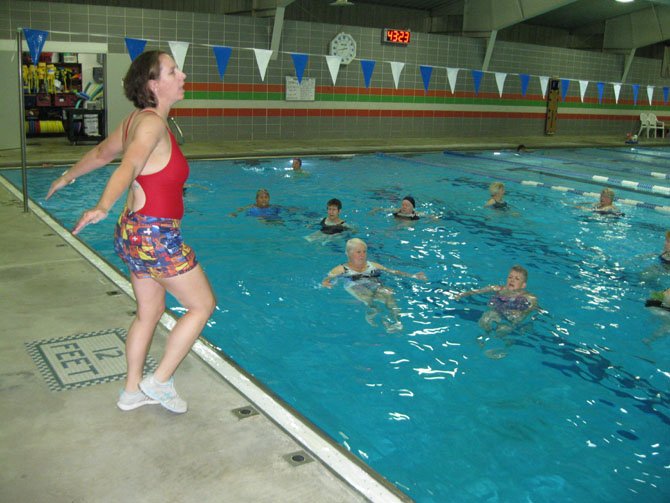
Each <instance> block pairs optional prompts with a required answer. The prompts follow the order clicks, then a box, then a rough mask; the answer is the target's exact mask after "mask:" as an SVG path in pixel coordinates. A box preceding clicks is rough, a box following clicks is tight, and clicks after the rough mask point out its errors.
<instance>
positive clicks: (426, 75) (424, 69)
mask: <svg viewBox="0 0 670 503" xmlns="http://www.w3.org/2000/svg"><path fill="white" fill-rule="evenodd" d="M419 70H421V78H422V79H423V90H424V92H426V93H427V92H428V86H430V76H431V75H432V74H433V67H432V66H426V65H419Z"/></svg>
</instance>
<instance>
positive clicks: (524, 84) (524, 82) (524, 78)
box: [519, 73, 530, 97]
mask: <svg viewBox="0 0 670 503" xmlns="http://www.w3.org/2000/svg"><path fill="white" fill-rule="evenodd" d="M519 79H521V96H524V97H525V96H526V93H527V92H528V84H530V75H528V74H527V73H520V74H519Z"/></svg>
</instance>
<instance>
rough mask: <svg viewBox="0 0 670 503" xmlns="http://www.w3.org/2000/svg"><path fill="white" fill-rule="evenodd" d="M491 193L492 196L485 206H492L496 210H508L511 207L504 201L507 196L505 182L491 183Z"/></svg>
mask: <svg viewBox="0 0 670 503" xmlns="http://www.w3.org/2000/svg"><path fill="white" fill-rule="evenodd" d="M489 193H490V194H491V197H490V198H489V200H488V201H486V204H485V205H484V207H490V208H493V209H494V210H506V209H507V208H508V207H509V206H508V204H507V203H506V202H505V201H503V197H504V196H505V184H504V183H502V182H493V183H492V184H491V185H489Z"/></svg>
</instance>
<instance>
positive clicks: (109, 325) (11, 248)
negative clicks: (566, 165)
mask: <svg viewBox="0 0 670 503" xmlns="http://www.w3.org/2000/svg"><path fill="white" fill-rule="evenodd" d="M521 143H523V144H525V145H526V146H527V147H528V148H546V147H551V146H554V147H572V146H581V147H584V146H623V138H612V137H581V138H560V137H559V136H556V137H541V138H532V139H531V138H515V139H506V138H499V139H497V140H496V139H491V138H486V139H483V138H482V139H476V138H475V139H473V138H467V139H460V140H459V139H454V140H452V141H450V140H445V139H425V140H422V141H416V140H411V141H407V142H398V141H397V140H395V139H393V140H387V141H379V140H371V141H363V140H361V141H357V142H353V141H344V140H342V141H333V142H330V144H329V145H328V146H323V145H321V144H320V143H319V142H314V141H295V142H286V141H283V142H280V141H265V142H229V143H227V144H224V145H211V144H197V143H191V144H188V143H187V144H186V145H184V146H183V150H184V152H185V154H186V155H187V156H189V157H190V158H221V157H249V156H253V157H260V156H278V157H281V156H288V157H290V156H295V155H301V156H307V155H312V154H314V155H317V154H319V155H324V154H328V155H332V154H339V153H352V152H374V151H417V150H445V149H457V148H461V149H463V148H514V147H516V145H518V144H521ZM641 145H654V146H657V145H664V146H668V140H667V139H663V140H661V139H659V140H643V142H641ZM90 148H91V146H76V147H73V146H70V145H69V144H68V143H67V142H66V140H65V139H64V138H49V139H39V140H30V141H29V148H28V154H27V157H28V164H29V165H33V166H41V165H46V164H49V165H53V164H56V165H57V164H65V163H68V162H70V161H72V160H74V159H77V158H79V157H80V156H81V155H82V154H83V152H85V151H86V150H88V149H90ZM19 164H20V152H18V151H16V150H13V151H8V150H5V151H0V167H10V166H11V167H16V166H18V165H19ZM1 174H2V171H0V175H1ZM0 224H1V225H2V229H3V233H4V238H3V240H4V243H5V246H3V247H2V249H1V250H0V260H1V261H0V274H2V281H1V282H0V295H1V298H2V312H3V327H2V337H1V338H0V341H1V344H2V351H1V352H0V364H1V366H2V372H1V374H0V377H1V379H0V393H1V399H2V404H3V405H2V408H1V409H0V421H1V422H2V425H3V426H2V430H1V432H2V433H1V436H2V444H1V445H2V446H1V447H0V449H1V452H2V456H1V460H0V487H1V489H0V500H2V501H47V500H48V501H51V502H56V503H59V502H102V501H104V502H107V501H109V502H112V501H114V502H116V501H142V502H154V501H155V502H169V501H174V502H186V501H198V502H202V503H207V502H221V501H254V502H273V503H274V502H288V501H310V502H331V501H332V502H345V501H346V502H356V501H367V500H372V501H391V500H389V499H388V498H389V496H388V495H387V494H386V493H383V491H382V492H377V493H375V492H374V491H376V490H377V489H375V488H372V489H370V492H367V493H366V492H365V488H363V489H361V487H360V486H359V487H358V488H354V487H352V486H351V485H350V481H349V482H347V481H346V480H344V479H347V480H349V477H348V476H345V475H337V474H335V473H334V471H333V470H332V469H331V468H329V467H328V466H326V464H325V463H324V462H322V461H321V459H323V458H324V457H327V456H323V453H322V452H316V455H317V456H316V459H315V460H314V461H313V462H308V463H304V464H301V465H299V466H292V465H291V463H289V462H288V461H287V459H286V456H287V455H290V454H291V453H294V452H296V451H301V450H304V449H305V447H304V446H303V445H301V443H299V442H298V441H297V440H296V438H295V437H300V434H299V433H296V432H295V431H292V430H291V426H290V425H289V426H287V425H286V424H282V422H281V421H280V420H278V419H276V418H273V419H271V418H270V417H269V416H268V415H266V412H265V409H264V408H263V409H262V412H261V413H260V414H258V415H250V417H246V418H242V419H240V418H239V417H238V416H236V415H234V414H233V411H234V410H235V409H238V408H246V407H248V406H250V405H252V406H253V405H256V407H258V406H259V403H258V402H259V401H260V400H257V399H256V398H254V397H253V396H252V394H251V393H247V391H246V388H244V386H245V379H244V376H242V378H241V379H240V382H241V383H242V388H243V392H240V391H238V389H240V388H239V386H238V387H233V386H232V385H231V384H229V382H227V381H225V380H224V379H222V378H221V375H220V373H221V371H220V370H219V371H216V370H214V369H213V367H212V366H210V365H208V364H207V363H205V362H204V361H203V359H202V358H203V356H202V355H203V352H202V351H201V352H200V353H199V355H200V356H199V355H198V354H196V352H192V353H191V354H189V355H188V356H187V358H186V359H185V360H184V362H183V364H182V365H181V366H180V368H179V370H178V371H177V374H176V382H177V387H178V389H179V390H180V393H181V394H182V395H183V396H184V397H185V398H186V399H187V400H188V401H189V406H190V408H189V412H188V413H187V414H184V415H175V414H172V413H170V412H167V411H166V410H164V409H163V408H162V407H160V406H157V405H154V406H146V407H142V408H140V409H137V410H135V411H131V412H121V411H120V410H118V409H117V408H116V406H115V401H116V398H117V393H118V390H119V389H120V387H121V381H118V380H117V381H112V382H106V381H105V380H104V379H98V380H97V381H96V379H95V378H92V379H90V380H89V381H84V384H87V385H82V386H81V387H74V388H73V389H67V388H66V386H65V384H63V383H64V382H65V381H63V382H59V381H58V380H56V381H54V380H53V379H52V380H51V381H49V380H47V379H46V378H45V375H47V374H48V373H49V371H54V372H55V370H54V368H53V367H54V366H58V365H60V366H61V367H62V368H60V369H59V370H60V372H61V373H60V374H57V375H59V376H63V375H64V374H63V372H64V373H65V374H68V372H71V374H74V373H77V372H75V370H77V371H79V370H80V369H81V365H84V363H82V362H87V361H88V360H86V358H85V357H83V356H82V354H83V353H80V352H79V351H80V349H78V346H77V344H79V343H80V342H81V341H84V340H86V339H87V338H89V339H91V338H93V337H96V336H98V335H100V334H108V333H109V332H110V331H114V330H117V331H118V330H119V329H120V330H125V329H126V328H127V327H128V325H129V323H130V320H131V319H132V316H133V310H134V302H133V300H132V298H131V297H130V296H129V295H127V294H126V293H125V290H124V287H123V285H120V284H119V283H118V282H115V281H114V278H113V277H111V276H110V275H109V274H106V273H104V272H101V270H100V269H99V268H98V267H96V266H95V265H93V264H92V263H91V262H90V261H89V260H88V259H87V258H86V257H85V255H86V253H83V252H81V251H80V250H79V249H78V248H77V247H76V246H72V241H71V240H68V236H67V235H63V234H62V233H61V234H59V233H58V232H57V231H56V230H54V229H53V228H52V227H50V226H49V225H47V223H45V221H44V220H43V219H42V218H40V212H39V211H31V212H28V213H24V212H23V210H22V202H21V201H20V200H19V199H17V194H16V191H14V192H10V191H9V190H8V189H7V188H5V187H4V186H0ZM75 244H76V243H75ZM166 333H167V330H166V329H164V328H160V329H159V330H158V333H157V334H156V336H155V338H154V343H153V346H152V348H151V352H150V354H151V355H152V356H153V357H154V359H158V358H159V356H160V354H161V353H162V350H163V347H164V345H165V339H166ZM74 336H78V337H77V338H75V337H74ZM64 338H69V339H64ZM106 341H107V342H108V341H109V339H106ZM81 344H84V342H81ZM55 346H58V347H59V348H60V349H56V350H54V352H53V354H51V356H50V359H49V360H48V361H49V362H50V363H48V365H46V367H45V365H43V364H42V365H40V364H39V363H37V362H38V361H39V358H40V357H44V358H47V357H46V356H44V354H42V353H40V354H37V353H36V352H35V351H33V352H31V353H29V351H28V348H33V349H34V348H37V347H39V348H47V349H49V348H51V349H53V347H55ZM44 351H46V350H44ZM81 351H83V350H81ZM86 354H87V355H89V356H90V355H91V354H92V355H95V356H97V358H98V360H100V361H99V362H90V361H88V363H86V365H88V364H89V363H90V366H89V367H90V368H94V367H95V369H97V370H101V369H102V366H103V364H106V363H107V360H109V359H113V358H114V357H119V356H120V355H119V354H117V352H115V350H113V349H109V348H105V347H102V348H100V347H98V348H97V349H95V350H94V351H93V353H86ZM40 355H41V356H40ZM91 359H95V358H94V357H92V358H91ZM117 359H118V358H117ZM121 361H122V357H121ZM54 362H55V363H54ZM97 363H99V364H100V365H99V366H98V367H96V364H97ZM87 368H88V367H87ZM95 369H94V370H95ZM56 370H58V369H56ZM97 370H95V371H97ZM82 373H83V371H82ZM71 374H68V376H69V375H71ZM238 377H239V376H238ZM98 381H99V382H98ZM238 384H239V383H238ZM59 386H61V387H60V388H59ZM53 388H56V390H55V391H52V389H53ZM260 405H263V404H260ZM300 438H301V441H302V440H304V439H303V438H302V437H300ZM308 454H310V453H308ZM311 454H315V453H314V452H311ZM289 457H290V456H289ZM377 482H379V481H377ZM381 485H382V486H383V483H381ZM392 493H393V491H392V490H391V491H390V492H389V494H391V495H392ZM375 495H377V496H375ZM396 496H398V495H397V494H396ZM402 499H403V498H402V496H400V497H399V498H398V499H397V501H402Z"/></svg>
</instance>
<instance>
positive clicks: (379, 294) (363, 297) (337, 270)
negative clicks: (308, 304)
mask: <svg viewBox="0 0 670 503" xmlns="http://www.w3.org/2000/svg"><path fill="white" fill-rule="evenodd" d="M346 253H347V259H348V261H347V263H346V264H340V265H338V266H335V267H334V268H333V269H332V270H331V271H330V272H329V273H328V276H327V277H326V278H325V279H324V280H323V281H322V282H321V284H322V285H323V286H325V287H326V288H332V286H333V285H332V280H333V279H335V278H338V277H341V278H344V279H345V280H346V281H347V284H346V286H345V290H346V291H347V292H349V293H350V294H351V295H353V296H354V297H356V298H357V299H358V300H360V301H361V302H363V303H364V304H365V305H367V306H368V312H367V315H366V317H365V319H366V320H367V322H368V323H370V325H373V326H375V325H376V323H375V318H376V316H377V314H378V313H379V311H378V309H377V308H376V307H375V302H381V303H382V304H384V305H385V306H386V308H387V309H388V312H389V316H388V319H386V320H384V326H385V327H386V330H387V331H389V332H396V331H398V330H402V323H401V322H400V319H399V311H400V309H399V308H398V305H397V303H396V301H395V297H394V296H393V290H391V289H390V288H389V287H387V286H385V285H384V284H383V283H382V282H381V279H380V276H381V273H382V271H384V272H390V273H391V274H396V275H398V276H405V277H407V278H414V279H420V280H422V281H426V279H427V278H426V275H425V274H424V273H422V272H418V273H415V274H410V273H406V272H403V271H398V270H395V269H389V268H388V267H384V266H383V265H381V264H378V263H376V262H370V261H368V255H367V253H368V245H367V244H365V241H363V240H362V239H358V238H353V239H350V240H349V241H347V244H346Z"/></svg>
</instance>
